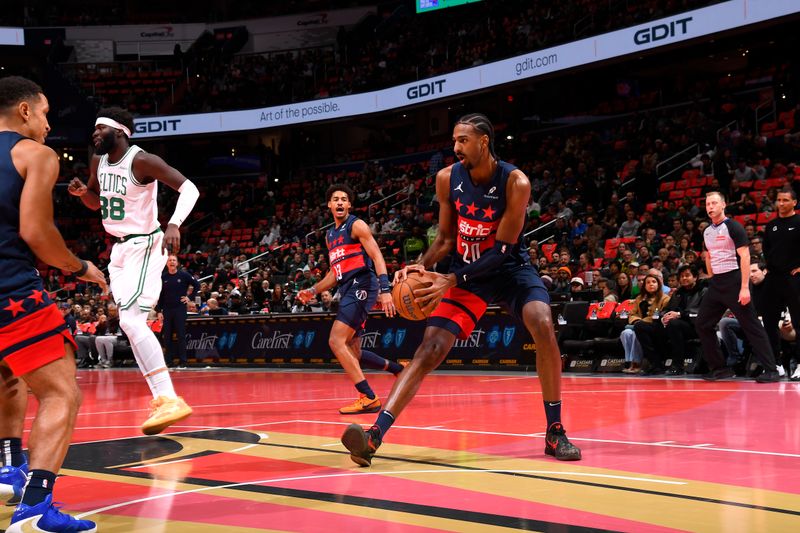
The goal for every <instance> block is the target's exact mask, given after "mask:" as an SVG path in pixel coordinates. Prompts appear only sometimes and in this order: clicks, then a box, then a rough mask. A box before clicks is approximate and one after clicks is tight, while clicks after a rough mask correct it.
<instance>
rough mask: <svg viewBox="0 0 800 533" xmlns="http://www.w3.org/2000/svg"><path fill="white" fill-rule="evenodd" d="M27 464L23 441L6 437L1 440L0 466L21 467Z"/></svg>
mask: <svg viewBox="0 0 800 533" xmlns="http://www.w3.org/2000/svg"><path fill="white" fill-rule="evenodd" d="M23 463H25V454H23V453H22V439H18V438H16V437H5V438H2V439H0V466H21V465H22V464H23Z"/></svg>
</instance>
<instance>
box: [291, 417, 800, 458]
mask: <svg viewBox="0 0 800 533" xmlns="http://www.w3.org/2000/svg"><path fill="white" fill-rule="evenodd" d="M295 422H300V423H305V424H334V425H340V426H347V425H349V423H348V422H331V421H323V420H295ZM395 428H398V429H412V430H418V431H444V432H447V433H469V434H473V435H500V436H504V437H544V433H503V432H498V431H477V430H471V429H447V428H433V427H420V426H400V425H397V424H395V425H393V426H392V429H395ZM569 440H574V441H583V442H601V443H606V444H628V445H632V446H656V447H664V448H679V449H688V450H710V451H715V452H730V453H744V454H753V455H769V456H776V457H796V458H799V459H800V454H797V453H781V452H762V451H757V450H740V449H736V448H708V446H714V445H713V444H669V443H670V442H674V441H667V443H664V442H643V441H630V440H613V439H591V438H585V437H572V436H570V438H569Z"/></svg>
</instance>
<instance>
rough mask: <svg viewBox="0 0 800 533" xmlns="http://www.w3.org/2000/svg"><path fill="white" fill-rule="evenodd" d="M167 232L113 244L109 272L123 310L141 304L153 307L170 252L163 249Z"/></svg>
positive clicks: (140, 307) (114, 292)
mask: <svg viewBox="0 0 800 533" xmlns="http://www.w3.org/2000/svg"><path fill="white" fill-rule="evenodd" d="M163 240H164V234H163V233H162V232H161V231H157V232H156V233H153V234H151V235H143V236H141V237H133V238H130V239H128V240H127V241H125V242H118V243H116V244H114V247H113V248H112V249H111V262H110V263H109V265H108V274H109V277H110V278H111V294H112V295H113V297H114V301H115V302H117V305H118V306H119V309H120V311H121V310H123V309H130V308H131V307H132V306H134V305H138V306H139V309H141V310H142V311H150V310H151V309H152V308H153V307H154V306H155V305H156V303H157V302H158V297H159V296H160V295H161V272H162V271H163V270H164V266H165V265H166V264H167V254H166V252H164V251H163V250H162V242H163Z"/></svg>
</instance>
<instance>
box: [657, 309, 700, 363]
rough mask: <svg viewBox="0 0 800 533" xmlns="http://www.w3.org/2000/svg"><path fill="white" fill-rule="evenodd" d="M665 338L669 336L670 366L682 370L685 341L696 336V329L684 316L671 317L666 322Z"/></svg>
mask: <svg viewBox="0 0 800 533" xmlns="http://www.w3.org/2000/svg"><path fill="white" fill-rule="evenodd" d="M665 329H666V330H667V338H669V349H670V355H671V357H672V367H673V368H677V369H680V370H682V369H683V360H684V359H685V358H686V356H687V355H688V354H687V353H686V352H687V350H686V343H687V342H688V341H689V340H690V339H696V338H697V330H696V329H695V327H694V324H692V323H691V322H689V321H688V320H686V319H684V318H673V319H672V320H670V321H669V322H668V323H667V326H666V328H665Z"/></svg>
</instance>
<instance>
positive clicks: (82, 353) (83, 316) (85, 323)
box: [75, 308, 97, 368]
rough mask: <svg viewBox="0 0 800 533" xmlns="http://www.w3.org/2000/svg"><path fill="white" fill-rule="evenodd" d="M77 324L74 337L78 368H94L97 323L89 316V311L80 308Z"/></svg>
mask: <svg viewBox="0 0 800 533" xmlns="http://www.w3.org/2000/svg"><path fill="white" fill-rule="evenodd" d="M77 322H78V332H77V335H76V336H75V343H76V344H77V345H78V350H77V353H76V354H75V358H76V360H77V363H78V368H94V365H95V363H96V360H97V346H95V338H96V337H95V328H96V326H97V322H96V321H95V318H94V317H93V316H91V309H83V308H81V310H80V311H79V315H78V318H77Z"/></svg>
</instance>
